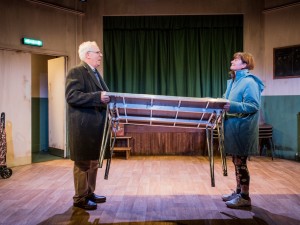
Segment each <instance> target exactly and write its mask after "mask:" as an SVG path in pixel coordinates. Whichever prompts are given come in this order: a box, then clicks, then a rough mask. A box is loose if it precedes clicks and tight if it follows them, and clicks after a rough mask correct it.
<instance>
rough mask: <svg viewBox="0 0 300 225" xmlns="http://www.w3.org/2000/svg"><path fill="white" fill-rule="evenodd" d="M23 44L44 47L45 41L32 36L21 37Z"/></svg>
mask: <svg viewBox="0 0 300 225" xmlns="http://www.w3.org/2000/svg"><path fill="white" fill-rule="evenodd" d="M21 41H22V44H23V45H31V46H37V47H42V46H43V41H41V40H37V39H32V38H26V37H24V38H22V39H21Z"/></svg>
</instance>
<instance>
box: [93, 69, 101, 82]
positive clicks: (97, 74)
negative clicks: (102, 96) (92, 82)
mask: <svg viewBox="0 0 300 225" xmlns="http://www.w3.org/2000/svg"><path fill="white" fill-rule="evenodd" d="M94 74H95V76H96V78H97V80H98V82H99V83H100V77H99V73H98V71H97V70H96V69H95V70H94Z"/></svg>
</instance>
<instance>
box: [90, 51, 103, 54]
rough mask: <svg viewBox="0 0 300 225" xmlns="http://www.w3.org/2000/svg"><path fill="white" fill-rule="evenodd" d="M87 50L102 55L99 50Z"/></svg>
mask: <svg viewBox="0 0 300 225" xmlns="http://www.w3.org/2000/svg"><path fill="white" fill-rule="evenodd" d="M88 52H93V53H96V54H98V55H102V53H101V52H100V51H88Z"/></svg>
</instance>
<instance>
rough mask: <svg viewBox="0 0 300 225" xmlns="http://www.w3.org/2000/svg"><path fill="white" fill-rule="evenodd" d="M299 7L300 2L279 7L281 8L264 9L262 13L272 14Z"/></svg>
mask: <svg viewBox="0 0 300 225" xmlns="http://www.w3.org/2000/svg"><path fill="white" fill-rule="evenodd" d="M299 5H300V2H295V3H291V4H286V5H281V6H277V7H272V8H268V9H265V10H263V13H270V12H273V11H276V10H281V9H286V8H290V7H295V6H299Z"/></svg>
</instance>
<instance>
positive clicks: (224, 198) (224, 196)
mask: <svg viewBox="0 0 300 225" xmlns="http://www.w3.org/2000/svg"><path fill="white" fill-rule="evenodd" d="M237 196H238V194H237V193H236V192H235V191H234V192H232V193H231V194H229V195H222V200H223V201H224V202H227V201H231V200H232V199H235V198H236V197H237Z"/></svg>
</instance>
